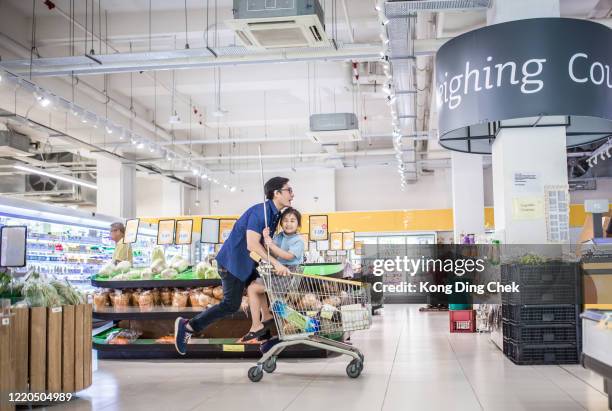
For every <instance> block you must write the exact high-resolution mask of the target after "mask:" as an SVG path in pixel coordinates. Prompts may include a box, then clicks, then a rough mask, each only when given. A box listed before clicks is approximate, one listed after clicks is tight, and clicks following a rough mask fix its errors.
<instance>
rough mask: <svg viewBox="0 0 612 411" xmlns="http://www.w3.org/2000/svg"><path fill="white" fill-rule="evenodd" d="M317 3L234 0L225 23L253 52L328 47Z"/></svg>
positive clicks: (292, 0) (310, 1) (288, 0)
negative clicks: (232, 8) (230, 15)
mask: <svg viewBox="0 0 612 411" xmlns="http://www.w3.org/2000/svg"><path fill="white" fill-rule="evenodd" d="M324 22H325V18H324V15H323V8H322V7H321V3H320V2H319V1H318V0H234V19H233V20H228V21H226V22H225V24H226V25H227V26H228V27H229V28H231V29H232V30H234V32H235V33H236V36H237V37H238V38H239V39H240V41H241V42H242V43H243V44H244V45H245V46H246V47H248V48H251V49H276V48H292V47H329V46H331V43H330V41H329V39H328V37H327V35H326V34H325V23H324Z"/></svg>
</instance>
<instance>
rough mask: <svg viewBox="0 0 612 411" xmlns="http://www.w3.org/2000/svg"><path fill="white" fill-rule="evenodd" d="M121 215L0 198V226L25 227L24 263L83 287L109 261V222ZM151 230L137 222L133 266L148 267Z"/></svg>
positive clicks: (110, 245)
mask: <svg viewBox="0 0 612 411" xmlns="http://www.w3.org/2000/svg"><path fill="white" fill-rule="evenodd" d="M118 220H120V219H119V218H115V217H110V216H105V215H99V214H95V213H89V212H83V211H78V210H74V209H71V208H67V207H59V206H52V205H46V204H41V203H34V202H30V201H23V200H18V199H12V198H4V197H3V198H0V226H1V225H26V226H27V227H28V238H27V254H26V267H24V268H22V269H16V270H14V271H16V272H17V273H18V274H19V273H24V272H26V271H29V270H35V271H37V272H39V273H41V274H46V275H53V276H54V277H57V278H60V279H63V278H65V279H67V280H69V281H70V282H72V283H74V284H77V285H81V286H87V285H88V284H89V282H90V277H91V276H92V275H93V274H96V273H97V272H98V271H99V270H100V267H101V266H102V265H103V264H105V263H106V262H108V261H110V259H111V258H112V255H113V251H114V243H113V242H112V240H111V239H110V230H109V227H110V224H111V223H113V222H115V221H118ZM155 234H156V233H155V230H154V229H153V228H152V227H148V226H147V225H144V224H141V226H140V228H139V235H138V241H137V242H136V243H135V244H133V245H132V250H133V252H134V266H136V267H138V266H146V265H148V264H149V262H150V253H151V250H152V248H153V246H154V244H155V241H156V238H155Z"/></svg>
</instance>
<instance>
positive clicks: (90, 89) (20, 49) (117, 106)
mask: <svg viewBox="0 0 612 411" xmlns="http://www.w3.org/2000/svg"><path fill="white" fill-rule="evenodd" d="M0 36H2V37H3V38H5V39H7V40H9V42H8V47H9V48H10V49H11V50H12V51H13V52H15V53H16V54H20V55H23V56H24V57H25V56H26V55H29V53H30V51H29V49H28V48H27V47H25V46H24V45H22V44H21V43H19V42H18V41H16V40H14V39H13V38H11V37H9V36H7V35H6V34H4V33H0ZM61 80H62V81H64V82H66V83H70V84H71V85H72V83H71V82H70V80H69V79H61ZM76 80H77V81H76V83H75V87H78V88H80V90H81V91H82V92H83V93H85V94H86V95H87V96H89V97H91V98H93V99H94V100H96V101H98V102H99V103H101V104H108V106H109V107H110V108H111V109H113V110H114V111H115V112H116V113H118V114H120V115H122V116H124V117H126V118H127V119H128V120H132V121H133V122H134V123H135V124H137V125H139V126H141V127H142V128H144V129H145V130H147V131H149V132H151V133H154V134H155V135H157V136H159V137H161V138H163V139H164V140H170V141H171V140H172V139H173V136H172V135H171V134H170V133H168V132H167V131H166V130H165V129H163V128H162V127H161V126H158V125H156V124H153V123H152V122H151V121H149V120H146V119H143V118H141V117H138V116H136V115H135V114H134V113H133V112H132V111H130V109H129V108H127V107H125V106H124V105H122V104H121V103H119V102H118V101H116V100H114V99H113V98H112V97H110V96H107V95H106V94H104V93H102V92H101V91H100V90H98V89H96V88H95V87H94V86H92V85H90V84H88V83H87V82H85V81H82V80H80V79H79V78H78V77H76ZM183 154H185V155H187V154H188V152H187V151H185V150H183Z"/></svg>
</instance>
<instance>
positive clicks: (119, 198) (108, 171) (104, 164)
mask: <svg viewBox="0 0 612 411" xmlns="http://www.w3.org/2000/svg"><path fill="white" fill-rule="evenodd" d="M96 169H97V185H98V192H97V201H96V202H97V207H96V211H97V212H98V213H100V214H105V215H109V216H115V217H118V218H124V219H129V218H134V217H136V204H135V199H134V189H135V178H136V170H135V169H134V166H132V165H129V164H122V163H121V161H118V160H113V159H110V158H108V157H104V156H97V158H96Z"/></svg>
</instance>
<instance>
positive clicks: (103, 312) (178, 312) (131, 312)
mask: <svg viewBox="0 0 612 411" xmlns="http://www.w3.org/2000/svg"><path fill="white" fill-rule="evenodd" d="M202 311H203V308H201V307H181V308H179V307H166V306H155V307H153V309H151V310H141V309H140V307H125V308H122V309H119V310H117V309H116V308H114V307H105V308H103V309H100V308H97V309H95V310H94V312H93V316H94V318H97V319H100V320H174V319H176V318H177V317H183V318H192V317H195V316H196V315H197V314H198V313H200V312H202ZM246 318H247V316H246V314H244V313H243V312H242V311H238V312H235V313H234V314H232V315H230V316H228V317H225V319H230V320H244V319H246Z"/></svg>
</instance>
